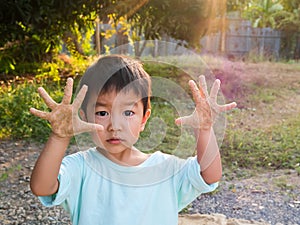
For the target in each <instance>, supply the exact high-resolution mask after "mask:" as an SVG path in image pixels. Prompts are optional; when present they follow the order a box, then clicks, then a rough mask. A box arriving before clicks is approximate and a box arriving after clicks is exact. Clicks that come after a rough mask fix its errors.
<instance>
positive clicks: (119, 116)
mask: <svg viewBox="0 0 300 225" xmlns="http://www.w3.org/2000/svg"><path fill="white" fill-rule="evenodd" d="M87 115H88V118H87V120H88V121H94V122H95V123H97V124H101V125H102V126H103V127H104V130H103V131H100V132H97V133H93V140H94V142H95V143H96V145H97V146H99V147H101V148H103V149H105V150H106V151H108V152H109V153H112V154H118V153H122V152H123V151H125V150H127V149H131V148H132V146H133V145H134V144H135V143H136V142H137V140H138V138H139V134H140V132H141V131H143V130H144V128H145V125H146V122H147V120H148V118H149V116H150V109H149V110H147V112H146V113H145V115H144V114H143V103H142V101H141V97H140V96H138V95H136V93H135V92H134V91H133V90H129V91H127V92H124V91H121V92H118V93H117V92H116V91H111V92H107V93H105V94H101V95H99V96H98V98H96V103H95V104H90V105H88V107H87Z"/></svg>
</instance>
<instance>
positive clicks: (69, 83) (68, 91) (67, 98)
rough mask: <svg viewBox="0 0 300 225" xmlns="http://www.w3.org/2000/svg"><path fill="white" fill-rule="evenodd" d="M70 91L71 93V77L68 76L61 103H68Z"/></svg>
mask: <svg viewBox="0 0 300 225" xmlns="http://www.w3.org/2000/svg"><path fill="white" fill-rule="evenodd" d="M72 93H73V79H72V78H68V79H67V84H66V86H65V91H64V97H63V99H62V103H63V104H70V102H71V100H72Z"/></svg>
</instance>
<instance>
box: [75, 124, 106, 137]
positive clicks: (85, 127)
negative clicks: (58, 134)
mask: <svg viewBox="0 0 300 225" xmlns="http://www.w3.org/2000/svg"><path fill="white" fill-rule="evenodd" d="M80 127H81V129H80V130H79V132H78V134H79V133H84V132H91V131H103V130H104V128H103V126H102V125H100V124H96V123H88V122H85V121H82V125H81V126H80Z"/></svg>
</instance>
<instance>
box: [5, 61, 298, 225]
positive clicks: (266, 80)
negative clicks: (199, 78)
mask: <svg viewBox="0 0 300 225" xmlns="http://www.w3.org/2000/svg"><path fill="white" fill-rule="evenodd" d="M212 68H213V71H214V73H215V75H216V77H217V78H219V79H220V80H221V81H222V83H223V84H224V88H223V89H222V90H223V94H224V96H225V97H226V98H227V99H228V100H229V101H230V100H235V101H237V103H238V106H239V107H240V109H243V108H245V109H253V110H254V111H255V114H253V116H252V117H249V115H248V113H249V112H248V111H247V112H245V114H243V115H242V116H243V118H242V121H243V126H244V127H245V129H251V128H252V127H253V126H255V127H256V128H257V127H258V126H269V125H271V124H276V123H280V122H282V121H284V120H286V119H288V118H289V117H291V116H295V115H297V114H298V115H299V114H300V65H299V66H298V67H297V66H295V65H293V66H290V65H288V64H274V63H259V64H254V63H243V62H238V63H233V62H226V63H224V64H222V68H220V67H218V68H214V66H213V65H212ZM253 85H257V86H260V87H261V88H266V89H268V88H269V87H272V89H274V87H275V89H277V90H278V92H277V93H272V94H274V95H276V96H277V97H279V98H277V101H276V102H273V103H272V104H271V105H270V104H267V103H266V102H264V101H257V104H255V105H253V103H251V102H249V101H247V100H245V99H247V93H250V91H251V87H253ZM256 91H259V90H258V89H256ZM257 94H258V95H259V93H257ZM266 101H268V99H266ZM266 121H268V123H266ZM0 144H1V147H0V150H1V151H0V153H1V155H0V172H1V180H0V187H1V191H0V221H2V222H0V224H39V223H35V222H33V221H39V220H41V219H43V218H46V220H47V221H48V219H49V218H56V217H55V216H53V215H52V214H51V213H53V212H45V209H43V208H42V207H41V205H40V204H39V203H38V202H37V200H36V198H35V197H34V196H33V195H32V194H31V193H30V189H29V185H28V184H29V178H30V172H31V170H32V168H33V165H34V161H35V160H36V158H37V156H38V152H37V149H38V148H37V146H36V145H35V144H32V143H25V142H23V141H1V140H0ZM295 179H296V180H295V181H294V182H300V179H299V176H298V177H296V178H295ZM245 182H252V183H258V184H259V185H261V186H262V187H265V188H266V189H272V187H270V186H268V185H270V183H268V182H267V181H266V178H265V177H261V178H259V177H256V178H255V179H252V180H247V181H245ZM47 210H48V209H47ZM20 212H21V213H20ZM46 220H45V221H46ZM50 220H51V219H49V221H50ZM51 221H52V222H53V221H54V220H51ZM51 221H50V222H49V223H48V222H47V223H46V222H45V223H43V224H68V222H65V223H54V222H53V223H52V222H51ZM179 224H180V225H200V224H201V225H214V224H218V225H234V224H236V225H248V224H261V225H263V224H267V223H264V222H255V221H250V220H241V219H240V220H237V219H234V218H226V217H225V216H224V215H222V214H212V215H200V214H193V215H180V216H179Z"/></svg>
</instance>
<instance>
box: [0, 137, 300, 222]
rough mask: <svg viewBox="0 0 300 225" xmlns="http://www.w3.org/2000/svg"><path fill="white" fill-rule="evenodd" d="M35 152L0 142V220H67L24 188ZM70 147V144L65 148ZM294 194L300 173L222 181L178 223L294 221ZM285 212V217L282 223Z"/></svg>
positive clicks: (298, 208)
mask: <svg viewBox="0 0 300 225" xmlns="http://www.w3.org/2000/svg"><path fill="white" fill-rule="evenodd" d="M39 151H40V146H39V145H37V144H35V143H28V142H24V141H0V171H1V181H0V188H1V191H0V221H1V223H0V224H70V220H69V218H68V215H67V214H66V213H65V212H64V211H63V210H62V209H61V208H60V207H55V208H45V207H43V206H42V205H41V204H40V202H39V201H38V199H37V198H36V197H35V196H33V195H32V193H31V191H30V188H29V176H30V173H31V170H32V168H33V165H34V163H35V160H36V158H37V157H38V153H39ZM73 151H76V148H73V149H71V150H70V152H73ZM270 181H272V182H270ZM299 196H300V176H297V175H295V172H292V171H278V172H273V173H265V174H261V175H259V176H256V177H253V178H250V179H246V180H233V181H230V182H228V181H222V182H221V183H220V187H219V189H218V191H217V192H216V193H215V194H208V195H203V196H200V197H199V198H198V199H197V200H195V201H194V202H193V204H192V205H191V207H190V208H189V209H188V212H187V213H188V214H183V215H180V216H179V224H182V225H187V224H189V225H200V224H201V225H206V224H207V225H213V224H219V225H223V224H224V225H233V224H236V225H248V224H260V225H263V224H268V222H269V224H274V225H275V223H274V221H268V218H270V216H272V215H273V214H277V215H283V214H286V215H285V216H283V217H279V218H278V219H277V220H275V221H278V222H281V224H293V225H294V224H300V218H299V214H300V198H299ZM268 201H269V202H268ZM203 203H205V204H203ZM277 203H280V204H277ZM272 204H273V205H274V207H268V206H267V205H272ZM205 210H206V211H205ZM262 212H263V214H261V215H264V214H265V215H268V216H266V217H262V218H256V217H255V216H253V215H259V213H262ZM199 213H201V214H202V215H200V214H199ZM251 213H252V214H251ZM253 213H254V214H253ZM189 214H192V215H189ZM208 214H212V215H208ZM287 217H289V218H291V220H287V222H286V223H284V218H287ZM234 218H236V219H234ZM237 218H238V219H237ZM251 218H255V220H256V221H254V220H252V219H251ZM274 218H275V217H274ZM297 218H298V220H297ZM245 219H248V220H245ZM263 220H264V221H263ZM289 221H290V222H289ZM291 221H294V222H291ZM278 224H280V223H278Z"/></svg>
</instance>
